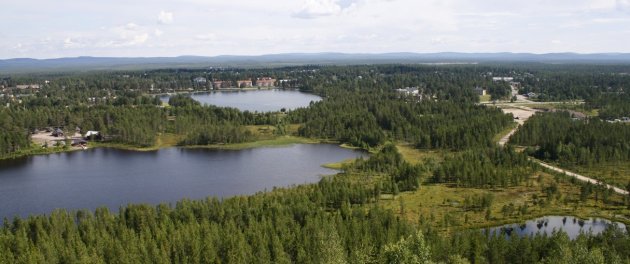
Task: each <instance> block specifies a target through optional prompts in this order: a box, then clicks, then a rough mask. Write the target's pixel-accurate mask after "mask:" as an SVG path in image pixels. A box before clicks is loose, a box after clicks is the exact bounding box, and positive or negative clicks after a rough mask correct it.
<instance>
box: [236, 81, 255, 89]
mask: <svg viewBox="0 0 630 264" xmlns="http://www.w3.org/2000/svg"><path fill="white" fill-rule="evenodd" d="M252 86H253V85H252V80H238V81H236V87H238V88H248V87H252Z"/></svg>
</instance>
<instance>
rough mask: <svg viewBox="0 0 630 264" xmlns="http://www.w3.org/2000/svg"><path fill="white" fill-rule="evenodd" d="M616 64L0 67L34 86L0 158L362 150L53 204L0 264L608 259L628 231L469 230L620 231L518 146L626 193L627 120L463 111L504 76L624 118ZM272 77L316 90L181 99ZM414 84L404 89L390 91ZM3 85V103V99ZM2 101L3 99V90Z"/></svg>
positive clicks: (14, 232) (590, 193)
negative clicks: (111, 206)
mask: <svg viewBox="0 0 630 264" xmlns="http://www.w3.org/2000/svg"><path fill="white" fill-rule="evenodd" d="M627 70H628V67H627V66H618V65H609V66H575V65H574V66H570V65H569V66H567V65H525V66H523V65H501V66H498V65H474V66H426V65H424V66H423V65H363V66H327V67H323V66H304V67H286V68H275V69H211V70H208V69H203V70H183V69H177V70H153V71H138V72H93V73H82V74H69V75H29V76H12V77H11V78H9V77H3V76H0V83H1V84H2V85H5V86H7V87H11V86H14V85H15V84H18V83H38V82H41V81H42V80H50V83H49V84H46V85H44V86H43V88H42V89H41V90H38V91H32V90H17V89H14V90H11V91H10V92H11V93H12V94H11V95H16V97H9V96H5V97H2V98H0V103H1V104H2V105H7V104H8V106H7V107H3V108H1V109H0V128H1V130H0V157H13V156H16V155H27V154H37V153H49V152H53V151H64V150H65V149H64V148H63V147H54V148H42V147H41V146H37V145H33V144H32V143H31V139H30V133H31V132H32V131H33V130H35V129H43V128H48V127H61V128H62V129H64V131H65V132H66V134H70V133H69V132H74V129H75V127H80V128H81V130H82V131H87V130H97V131H100V132H101V133H102V136H103V139H102V141H101V140H98V141H95V142H90V146H91V147H120V148H128V149H134V150H154V149H157V148H161V147H168V146H183V147H204V148H220V149H243V148H254V147H261V146H276V145H286V144H293V143H319V142H334V143H337V144H343V146H345V147H352V148H362V149H366V150H369V151H370V152H371V156H370V157H369V158H365V159H359V160H356V161H343V162H339V163H333V164H327V165H325V166H326V167H329V168H334V169H339V170H341V171H342V172H341V173H339V174H337V175H334V176H329V177H324V178H322V179H321V181H320V182H318V183H316V184H310V185H303V186H293V187H290V188H276V189H274V190H273V191H270V192H265V193H258V194H255V195H252V196H247V197H232V198H228V199H224V200H219V199H216V198H207V199H205V200H198V201H189V200H182V201H180V202H178V203H177V204H174V205H166V204H162V205H157V206H149V205H128V206H125V207H121V208H120V210H119V212H117V213H112V212H110V211H109V210H108V209H106V208H100V209H97V210H95V211H93V212H92V211H78V212H66V211H65V210H58V211H56V212H54V213H52V214H51V215H49V216H32V217H29V218H27V219H19V218H15V219H5V220H4V225H3V226H2V227H0V263H146V262H149V263H253V262H255V263H431V262H435V263H553V262H559V263H565V262H567V261H571V263H625V262H629V261H630V257H629V256H630V236H629V235H628V234H627V233H622V232H621V231H620V230H616V229H609V230H607V231H606V232H604V233H603V234H601V235H588V234H585V235H582V236H580V237H579V238H578V239H576V240H573V241H570V240H569V239H568V238H567V237H566V235H563V234H562V233H556V234H554V235H552V236H534V237H522V238H516V237H513V238H509V239H508V238H506V237H505V236H503V235H496V236H489V235H487V234H484V233H483V232H480V231H479V230H477V229H479V228H484V227H490V226H496V225H500V224H505V223H513V222H519V221H523V220H527V219H531V218H535V217H538V216H544V215H575V216H578V217H591V216H597V217H604V218H607V219H611V220H614V221H620V222H624V223H626V224H630V222H629V221H628V219H630V207H629V205H630V198H628V197H623V196H621V195H618V194H616V193H614V192H613V191H611V190H608V189H606V188H604V187H603V186H602V185H592V184H586V183H582V182H578V181H577V180H575V179H573V178H569V177H566V176H563V175H559V174H555V173H553V172H550V171H547V170H545V169H543V168H541V167H539V166H537V165H535V164H534V163H532V162H531V161H529V159H528V157H527V155H533V156H535V157H538V158H542V159H545V160H548V161H553V162H556V163H559V164H561V165H562V166H571V167H572V168H576V169H578V172H584V173H588V174H589V175H591V176H595V177H598V178H600V179H604V180H606V181H607V182H611V183H614V184H616V185H618V186H625V184H626V183H627V181H628V172H629V171H630V169H629V168H628V166H627V164H630V162H628V161H629V159H630V145H628V144H630V141H628V139H629V138H630V130H629V129H630V126H628V125H627V124H611V123H608V122H605V121H601V120H600V119H599V118H595V117H592V118H588V119H586V120H573V119H572V118H571V116H570V115H569V114H568V113H545V114H538V115H536V116H534V117H532V118H531V119H529V120H528V121H527V122H526V123H525V124H524V125H523V126H522V127H521V128H520V129H519V131H518V132H517V133H516V134H515V135H514V136H513V137H512V139H511V141H510V144H512V145H523V146H528V148H527V149H526V151H524V152H519V151H517V150H515V149H514V147H513V146H512V145H508V146H507V147H505V148H499V147H497V146H496V142H497V140H498V139H499V138H500V137H501V136H503V135H505V134H506V133H507V132H508V131H510V130H511V129H512V128H513V127H514V125H515V123H514V122H513V120H512V119H511V117H510V116H509V115H505V114H503V113H502V112H501V111H500V109H497V108H494V107H486V106H482V105H478V104H477V103H478V102H479V96H478V95H477V94H475V93H474V91H473V87H483V88H487V89H488V90H489V91H490V94H491V95H492V99H500V98H506V96H509V94H510V87H509V86H508V84H507V83H505V82H497V83H495V82H493V81H492V76H513V77H514V78H515V79H514V80H515V81H517V82H520V83H521V85H522V86H523V88H522V89H521V90H520V91H519V92H520V93H526V92H534V93H536V94H537V100H539V101H552V100H584V101H585V102H586V103H585V104H584V105H579V106H577V105H575V106H574V105H565V106H563V105H552V106H549V107H550V108H551V107H553V108H566V109H570V110H577V111H580V112H587V113H591V115H594V113H596V112H599V114H600V117H601V118H605V119H611V118H620V117H623V116H624V115H626V113H627V106H628V105H630V104H628V96H627V95H625V92H624V91H623V89H624V88H626V87H629V86H630V85H629V84H630V77H628V76H627V75H620V74H616V72H623V71H627ZM260 76H273V77H274V78H277V79H285V80H287V81H286V82H282V83H281V85H282V86H283V87H285V88H299V89H300V90H302V91H309V92H312V93H316V94H318V95H321V96H322V97H323V98H324V100H322V101H320V102H316V103H312V104H311V105H310V106H309V107H306V108H300V109H296V110H292V111H286V112H284V111H283V112H277V113H256V112H254V113H252V112H248V111H244V112H242V111H239V110H237V109H234V108H224V107H216V106H204V105H201V104H199V103H198V102H196V101H194V100H192V99H191V98H190V97H188V96H186V95H177V96H173V97H171V99H170V100H169V103H168V104H167V105H164V104H162V103H161V102H160V100H159V98H158V97H156V96H155V95H156V94H159V93H166V92H169V93H170V92H176V91H185V90H188V88H190V87H192V89H193V90H207V89H209V88H210V87H209V82H208V83H205V84H202V83H197V82H194V81H193V79H194V78H195V77H204V78H207V79H220V80H225V81H228V82H234V81H235V80H238V79H255V78H256V77H260ZM404 87H416V88H417V89H418V94H417V95H415V96H412V95H404V94H401V93H399V92H397V91H396V89H399V88H404ZM18 95H19V97H17V96H18ZM16 98H19V100H18V99H16Z"/></svg>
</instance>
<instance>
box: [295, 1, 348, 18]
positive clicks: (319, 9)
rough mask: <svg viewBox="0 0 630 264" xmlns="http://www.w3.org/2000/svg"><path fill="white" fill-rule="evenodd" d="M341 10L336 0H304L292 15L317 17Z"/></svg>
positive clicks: (337, 12)
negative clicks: (301, 5)
mask: <svg viewBox="0 0 630 264" xmlns="http://www.w3.org/2000/svg"><path fill="white" fill-rule="evenodd" d="M341 10H342V9H341V6H340V5H339V3H338V0H306V2H305V3H304V6H303V7H302V9H300V10H299V11H298V12H296V13H294V17H297V18H318V17H324V16H330V15H335V14H339V13H340V12H341Z"/></svg>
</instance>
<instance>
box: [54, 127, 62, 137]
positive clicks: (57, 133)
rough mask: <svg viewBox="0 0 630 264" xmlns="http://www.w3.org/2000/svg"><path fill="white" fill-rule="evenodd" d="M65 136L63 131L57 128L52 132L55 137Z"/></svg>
mask: <svg viewBox="0 0 630 264" xmlns="http://www.w3.org/2000/svg"><path fill="white" fill-rule="evenodd" d="M63 135H64V134H63V130H61V128H55V130H53V131H52V136H53V137H63Z"/></svg>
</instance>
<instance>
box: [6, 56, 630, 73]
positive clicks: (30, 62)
mask: <svg viewBox="0 0 630 264" xmlns="http://www.w3.org/2000/svg"><path fill="white" fill-rule="evenodd" d="M489 62H537V63H601V64H612V63H615V64H617V63H620V64H630V53H594V54H578V53H547V54H532V53H507V52H504V53H457V52H441V53H410V52H400V53H381V54H359V53H352V54H350V53H284V54H269V55H259V56H234V55H222V56H214V57H203V56H179V57H137V58H134V57H74V58H57V59H29V58H16V59H6V60H0V73H17V72H50V71H91V70H125V69H128V70H133V69H157V68H184V67H187V68H198V67H263V66H264V67H269V66H289V65H304V64H322V65H330V64H345V65H347V64H382V63H489Z"/></svg>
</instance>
